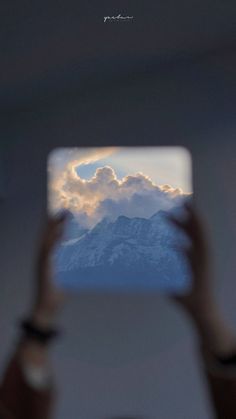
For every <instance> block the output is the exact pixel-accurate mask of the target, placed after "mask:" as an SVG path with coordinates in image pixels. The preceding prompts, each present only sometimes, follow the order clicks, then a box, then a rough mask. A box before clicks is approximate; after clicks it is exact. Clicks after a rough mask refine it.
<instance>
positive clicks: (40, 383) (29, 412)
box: [0, 319, 55, 419]
mask: <svg viewBox="0 0 236 419" xmlns="http://www.w3.org/2000/svg"><path fill="white" fill-rule="evenodd" d="M34 321H36V319H34ZM37 326H38V327H46V324H45V323H44V326H42V323H41V322H38V323H37ZM54 393H55V390H54V385H53V379H52V371H51V366H50V359H49V348H48V345H47V344H42V343H40V342H38V341H37V340H36V339H32V338H30V337H28V336H25V334H23V335H22V337H21V338H20V341H19V344H18V345H17V348H16V350H15V353H14V354H13V356H12V359H11V360H10V362H9V364H8V366H7V368H6V371H5V374H4V377H3V382H2V386H1V390H0V401H1V404H2V406H3V408H4V409H5V410H7V411H8V412H10V414H12V415H13V417H14V419H21V418H22V419H23V418H24V419H32V418H34V419H49V418H50V417H51V410H52V406H53V399H54Z"/></svg>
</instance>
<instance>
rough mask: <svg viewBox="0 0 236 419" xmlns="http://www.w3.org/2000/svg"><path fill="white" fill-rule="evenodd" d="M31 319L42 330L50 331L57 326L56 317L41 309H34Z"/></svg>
mask: <svg viewBox="0 0 236 419" xmlns="http://www.w3.org/2000/svg"><path fill="white" fill-rule="evenodd" d="M30 319H31V320H32V322H33V323H34V324H35V326H37V327H39V328H42V329H48V328H50V327H52V326H53V325H54V324H55V315H54V314H53V313H50V312H48V311H47V310H45V309H43V308H41V307H37V308H35V309H33V311H32V313H31V316H30Z"/></svg>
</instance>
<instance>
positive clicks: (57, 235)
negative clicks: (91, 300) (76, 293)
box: [31, 213, 66, 327]
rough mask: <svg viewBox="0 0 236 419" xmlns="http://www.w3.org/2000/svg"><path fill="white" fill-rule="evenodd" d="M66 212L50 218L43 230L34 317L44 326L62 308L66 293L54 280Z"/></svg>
mask: <svg viewBox="0 0 236 419" xmlns="http://www.w3.org/2000/svg"><path fill="white" fill-rule="evenodd" d="M65 220H66V214H65V213H64V214H62V215H60V216H59V217H55V218H50V219H49V220H48V222H47V225H46V228H45V231H44V232H43V235H42V238H41V241H40V246H39V251H38V256H37V261H36V289H35V298H34V303H33V310H32V316H31V317H32V319H33V320H34V322H36V323H37V324H39V325H40V326H42V327H47V326H50V325H51V323H52V322H53V321H54V317H55V315H56V314H57V312H58V311H59V310H60V308H61V306H62V303H63V301H64V298H65V295H64V292H63V290H61V289H59V288H57V287H56V285H55V283H54V281H53V275H54V272H53V266H52V265H53V264H52V253H53V250H54V248H55V246H56V244H57V243H58V242H59V240H60V239H61V237H62V234H63V230H64V224H65Z"/></svg>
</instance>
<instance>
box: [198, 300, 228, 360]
mask: <svg viewBox="0 0 236 419" xmlns="http://www.w3.org/2000/svg"><path fill="white" fill-rule="evenodd" d="M192 320H193V323H194V326H195V329H196V331H197V335H198V338H199V340H200V343H201V345H202V346H204V347H205V348H206V349H207V350H209V351H211V352H213V353H215V354H216V355H217V354H218V355H227V354H228V353H231V352H232V350H235V349H236V337H235V333H234V332H233V330H232V329H231V328H230V327H229V326H228V325H227V324H226V322H225V321H224V319H223V317H222V315H221V313H220V311H219V310H218V309H217V307H216V306H209V308H208V310H207V311H205V310H203V311H201V309H199V312H198V313H195V314H194V315H193V316H192Z"/></svg>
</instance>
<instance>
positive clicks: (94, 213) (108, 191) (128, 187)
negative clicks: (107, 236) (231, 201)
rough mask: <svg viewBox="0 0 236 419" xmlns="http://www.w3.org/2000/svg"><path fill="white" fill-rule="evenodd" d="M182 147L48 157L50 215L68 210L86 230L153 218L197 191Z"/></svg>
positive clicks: (60, 152) (64, 151)
mask: <svg viewBox="0 0 236 419" xmlns="http://www.w3.org/2000/svg"><path fill="white" fill-rule="evenodd" d="M191 170H192V169H191V156H190V154H189V152H188V151H187V150H186V149H184V148H182V147H144V148H140V147H136V148H128V147H127V148H126V147H105V148H61V149H56V150H54V151H52V152H51V153H50V155H49V159H48V195H49V198H48V201H49V210H50V212H53V213H55V212H57V211H59V210H61V209H68V210H70V211H72V212H73V214H74V215H75V216H76V217H77V219H78V222H79V223H80V224H81V225H83V226H86V227H93V226H94V225H95V224H96V223H97V222H99V221H101V220H102V219H103V218H104V217H109V218H111V219H116V218H117V217H118V216H119V215H126V216H128V217H146V218H148V217H150V216H152V215H153V214H154V213H155V212H157V211H158V210H160V209H163V210H169V209H170V208H171V207H173V206H175V205H177V204H178V202H180V200H181V199H182V198H183V197H184V196H185V195H187V194H190V193H191V192H192V179H191Z"/></svg>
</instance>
